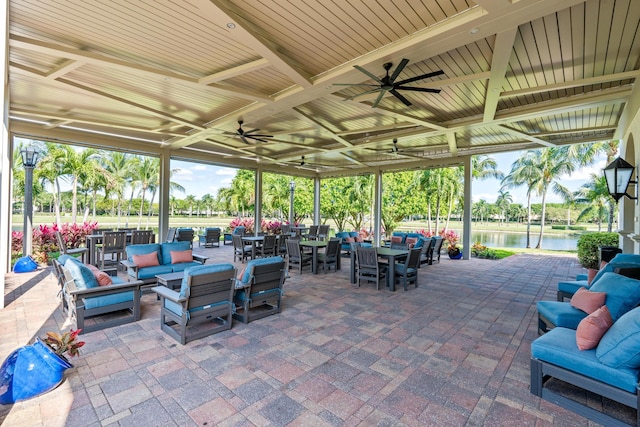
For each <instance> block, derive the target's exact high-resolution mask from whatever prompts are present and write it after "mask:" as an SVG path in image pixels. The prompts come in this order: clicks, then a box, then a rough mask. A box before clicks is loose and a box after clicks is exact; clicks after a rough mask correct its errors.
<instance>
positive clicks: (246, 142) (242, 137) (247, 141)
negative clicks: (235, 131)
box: [240, 135, 250, 144]
mask: <svg viewBox="0 0 640 427" xmlns="http://www.w3.org/2000/svg"><path fill="white" fill-rule="evenodd" d="M240 139H241V140H242V142H244V143H245V144H250V142H249V140H248V139H247V138H245V137H244V135H240Z"/></svg>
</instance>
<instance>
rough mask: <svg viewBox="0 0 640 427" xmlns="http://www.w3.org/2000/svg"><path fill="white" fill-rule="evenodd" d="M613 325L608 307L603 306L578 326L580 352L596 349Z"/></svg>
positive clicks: (577, 342)
mask: <svg viewBox="0 0 640 427" xmlns="http://www.w3.org/2000/svg"><path fill="white" fill-rule="evenodd" d="M611 325H613V319H611V313H609V309H608V308H607V306H606V305H603V306H602V307H600V308H599V309H597V310H596V311H594V312H593V313H591V314H590V315H588V316H587V317H585V318H584V319H582V320H581V321H580V323H579V324H578V328H577V329H576V344H577V345H578V348H579V349H580V350H590V349H592V348H596V347H597V346H598V343H599V342H600V340H601V339H602V337H603V336H604V334H605V333H606V332H607V331H608V330H609V328H610V327H611Z"/></svg>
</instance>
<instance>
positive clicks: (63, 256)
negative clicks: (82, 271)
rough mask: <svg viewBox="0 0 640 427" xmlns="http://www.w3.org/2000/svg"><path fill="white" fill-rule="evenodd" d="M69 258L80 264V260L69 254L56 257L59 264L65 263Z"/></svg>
mask: <svg viewBox="0 0 640 427" xmlns="http://www.w3.org/2000/svg"><path fill="white" fill-rule="evenodd" d="M69 260H71V261H73V262H77V263H80V264H82V261H80V260H79V259H78V258H76V257H72V256H71V255H67V254H63V255H60V256H59V257H58V262H59V263H60V265H65V263H66V262H67V261H69Z"/></svg>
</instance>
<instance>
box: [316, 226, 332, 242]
mask: <svg viewBox="0 0 640 427" xmlns="http://www.w3.org/2000/svg"><path fill="white" fill-rule="evenodd" d="M328 238H329V224H322V225H321V226H320V228H318V240H327V239H328Z"/></svg>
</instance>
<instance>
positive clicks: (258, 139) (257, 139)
mask: <svg viewBox="0 0 640 427" xmlns="http://www.w3.org/2000/svg"><path fill="white" fill-rule="evenodd" d="M249 138H251V139H253V140H255V141H260V142H269V141H267V140H266V139H261V138H255V137H253V136H250V137H249Z"/></svg>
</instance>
